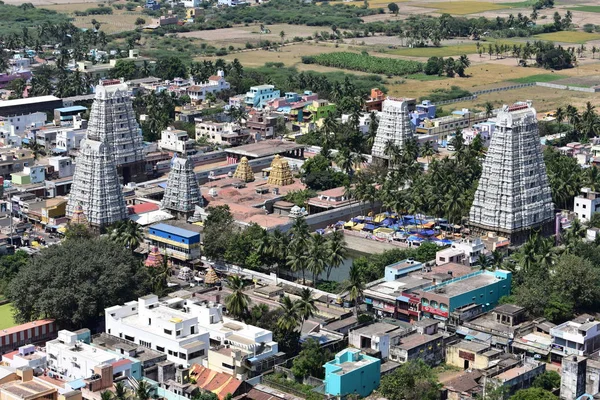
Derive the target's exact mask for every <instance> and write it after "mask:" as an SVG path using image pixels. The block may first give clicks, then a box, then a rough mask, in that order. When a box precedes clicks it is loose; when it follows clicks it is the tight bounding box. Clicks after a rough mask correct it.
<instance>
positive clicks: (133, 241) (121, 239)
mask: <svg viewBox="0 0 600 400" xmlns="http://www.w3.org/2000/svg"><path fill="white" fill-rule="evenodd" d="M110 237H111V239H112V240H114V241H115V242H117V243H120V244H122V245H123V246H125V247H126V248H128V249H129V250H131V251H132V252H133V251H134V250H135V249H137V247H138V246H139V245H140V243H141V242H142V240H143V239H144V232H142V228H141V226H140V225H139V224H138V223H137V222H135V221H132V220H130V219H127V220H125V221H120V222H118V223H117V224H116V226H115V227H114V228H113V230H112V232H111V234H110Z"/></svg>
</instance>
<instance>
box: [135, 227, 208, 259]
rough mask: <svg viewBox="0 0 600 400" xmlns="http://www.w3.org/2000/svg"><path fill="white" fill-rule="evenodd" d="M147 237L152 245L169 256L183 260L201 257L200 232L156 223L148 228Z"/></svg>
mask: <svg viewBox="0 0 600 400" xmlns="http://www.w3.org/2000/svg"><path fill="white" fill-rule="evenodd" d="M146 238H147V239H148V240H149V241H150V245H151V246H156V247H158V249H159V251H160V252H161V253H163V254H167V255H168V256H169V257H172V258H175V259H177V260H181V261H191V260H194V259H197V258H200V234H199V233H198V232H194V231H190V230H187V229H182V228H178V227H176V226H173V225H167V224H162V223H160V224H155V225H152V226H151V227H150V228H149V229H148V234H147V235H146Z"/></svg>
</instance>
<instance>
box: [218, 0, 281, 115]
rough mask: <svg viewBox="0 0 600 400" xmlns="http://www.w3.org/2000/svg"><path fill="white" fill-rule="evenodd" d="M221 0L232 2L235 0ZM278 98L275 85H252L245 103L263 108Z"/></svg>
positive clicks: (252, 106) (248, 105)
mask: <svg viewBox="0 0 600 400" xmlns="http://www.w3.org/2000/svg"><path fill="white" fill-rule="evenodd" d="M220 1H225V2H232V1H235V0H220ZM219 4H220V3H219ZM277 98H279V90H275V86H273V85H258V86H252V87H250V90H249V91H248V92H247V93H246V96H245V98H244V103H245V105H246V106H247V107H251V108H257V109H263V108H264V107H265V106H266V105H267V103H268V102H269V101H270V100H274V99H277Z"/></svg>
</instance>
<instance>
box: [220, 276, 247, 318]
mask: <svg viewBox="0 0 600 400" xmlns="http://www.w3.org/2000/svg"><path fill="white" fill-rule="evenodd" d="M227 285H228V286H229V289H231V294H230V295H228V296H227V297H225V306H226V307H227V311H228V312H229V314H231V315H233V316H234V317H235V318H237V319H242V318H243V317H244V316H245V315H247V314H248V306H249V305H250V297H248V295H247V294H246V293H244V281H243V279H242V278H241V277H239V276H237V275H233V276H230V277H229V278H228V280H227Z"/></svg>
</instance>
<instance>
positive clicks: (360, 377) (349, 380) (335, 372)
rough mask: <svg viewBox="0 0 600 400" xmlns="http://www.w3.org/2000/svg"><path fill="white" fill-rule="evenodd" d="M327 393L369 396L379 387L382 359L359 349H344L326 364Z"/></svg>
mask: <svg viewBox="0 0 600 400" xmlns="http://www.w3.org/2000/svg"><path fill="white" fill-rule="evenodd" d="M324 367H325V393H326V394H327V395H331V396H336V397H342V398H343V397H345V396H347V395H359V396H361V397H367V396H368V395H370V394H371V393H372V392H373V390H375V389H377V388H378V387H379V382H380V379H381V372H380V368H381V360H379V359H378V358H375V357H371V356H368V355H366V354H363V353H361V351H360V350H358V349H346V350H342V351H340V352H339V353H337V354H336V355H335V358H334V359H333V360H331V361H329V362H327V363H326V364H325V365H324Z"/></svg>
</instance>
